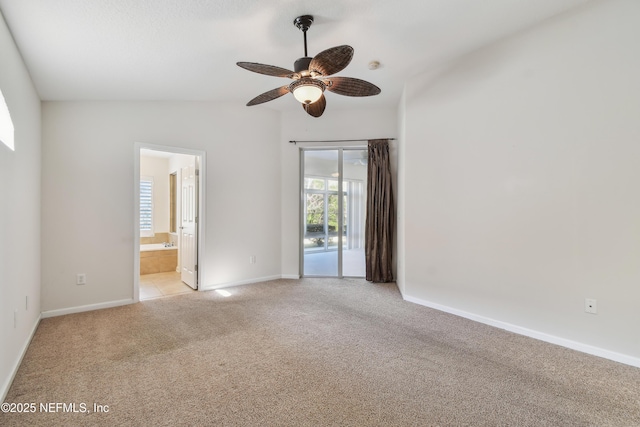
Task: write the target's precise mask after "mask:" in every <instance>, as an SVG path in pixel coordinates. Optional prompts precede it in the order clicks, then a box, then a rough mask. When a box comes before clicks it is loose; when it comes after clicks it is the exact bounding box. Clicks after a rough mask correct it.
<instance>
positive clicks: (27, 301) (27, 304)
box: [24, 295, 29, 311]
mask: <svg viewBox="0 0 640 427" xmlns="http://www.w3.org/2000/svg"><path fill="white" fill-rule="evenodd" d="M24 309H25V310H26V311H28V310H29V296H28V295H26V296H25V297H24Z"/></svg>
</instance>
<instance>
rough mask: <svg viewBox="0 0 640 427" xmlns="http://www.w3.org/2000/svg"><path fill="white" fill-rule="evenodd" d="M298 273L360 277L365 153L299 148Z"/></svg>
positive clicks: (362, 271)
mask: <svg viewBox="0 0 640 427" xmlns="http://www.w3.org/2000/svg"><path fill="white" fill-rule="evenodd" d="M300 170H301V173H300V189H301V200H300V218H301V220H300V223H301V230H300V272H301V275H302V276H304V277H310V276H314V277H364V276H365V254H364V238H365V228H364V225H365V207H366V200H367V194H366V193H367V185H366V183H367V148H366V147H349V148H332V149H327V148H301V149H300Z"/></svg>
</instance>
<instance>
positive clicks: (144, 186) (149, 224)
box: [140, 176, 153, 237]
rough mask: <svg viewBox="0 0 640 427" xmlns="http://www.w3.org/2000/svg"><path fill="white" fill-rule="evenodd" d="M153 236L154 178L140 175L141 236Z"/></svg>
mask: <svg viewBox="0 0 640 427" xmlns="http://www.w3.org/2000/svg"><path fill="white" fill-rule="evenodd" d="M151 236H153V178H152V177H149V176H141V177H140V237H151Z"/></svg>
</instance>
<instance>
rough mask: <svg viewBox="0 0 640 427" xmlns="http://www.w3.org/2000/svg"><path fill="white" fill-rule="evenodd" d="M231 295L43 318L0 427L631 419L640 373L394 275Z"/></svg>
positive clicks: (630, 422)
mask: <svg viewBox="0 0 640 427" xmlns="http://www.w3.org/2000/svg"><path fill="white" fill-rule="evenodd" d="M228 290H229V291H230V292H231V293H232V295H231V296H230V297H228V298H225V297H222V296H220V295H219V294H217V293H215V292H194V293H192V294H187V295H178V296H174V297H169V298H163V299H156V300H151V301H146V302H143V303H139V304H136V305H131V306H125V307H118V308H113V309H106V310H100V311H95V312H89V313H81V314H74V315H68V316H62V317H56V318H51V319H45V320H43V321H42V322H41V324H40V327H39V328H38V330H37V333H36V335H35V338H34V340H33V343H32V344H31V346H30V348H29V350H28V352H27V354H26V356H25V359H24V361H23V364H22V366H21V368H20V370H19V372H18V374H17V376H16V378H15V381H14V383H13V385H12V387H11V389H10V391H9V394H8V396H7V399H6V401H7V402H14V403H18V402H20V403H36V405H37V406H38V410H37V412H36V413H30V414H0V425H2V426H27V425H28V426H36V425H42V426H53V425H60V426H73V425H104V426H116V425H149V426H152V425H153V426H159V425H166V426H173V425H215V426H218V425H220V426H236V425H237V426H330V425H332V426H351V425H353V426H554V427H556V426H598V427H602V426H640V369H637V368H633V367H630V366H626V365H622V364H618V363H615V362H611V361H607V360H604V359H600V358H597V357H593V356H588V355H585V354H581V353H578V352H575V351H572V350H568V349H565V348H561V347H557V346H554V345H551V344H546V343H543V342H539V341H536V340H533V339H530V338H526V337H522V336H518V335H515V334H511V333H509V332H505V331H502V330H499V329H495V328H491V327H489V326H486V325H482V324H478V323H474V322H472V321H469V320H466V319H462V318H459V317H456V316H452V315H449V314H445V313H441V312H438V311H435V310H432V309H429V308H425V307H421V306H418V305H415V304H411V303H408V302H404V301H402V299H401V297H400V294H399V293H398V291H397V289H396V288H395V285H393V284H385V285H379V284H376V285H372V284H369V283H366V282H365V281H363V280H332V279H304V280H278V281H272V282H267V283H261V284H254V285H245V286H240V287H236V288H230V289H228ZM41 403H67V404H68V403H75V404H76V410H82V409H83V406H82V405H81V404H85V405H86V406H87V410H88V411H92V410H93V405H94V403H97V404H101V405H108V407H109V412H108V413H95V412H94V413H64V412H62V411H63V409H60V410H59V412H57V413H51V412H50V413H43V412H39V411H40V407H39V405H40V404H41ZM49 406H50V405H49ZM54 408H55V406H54ZM67 409H71V408H70V407H67Z"/></svg>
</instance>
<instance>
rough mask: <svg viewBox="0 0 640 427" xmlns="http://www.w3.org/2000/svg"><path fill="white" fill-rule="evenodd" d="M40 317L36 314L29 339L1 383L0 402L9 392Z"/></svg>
mask: <svg viewBox="0 0 640 427" xmlns="http://www.w3.org/2000/svg"><path fill="white" fill-rule="evenodd" d="M40 319H42V316H41V315H40V316H38V318H37V319H36V323H35V324H34V325H33V328H32V329H31V333H30V334H29V339H27V340H26V341H25V343H24V345H23V346H22V350H21V351H20V357H18V360H16V363H15V364H14V365H13V369H12V370H11V375H9V377H8V378H7V379H6V380H5V382H4V384H2V389H1V390H0V402H4V401H5V399H6V398H7V393H9V388H10V387H11V384H12V383H13V379H14V378H15V377H16V374H17V373H18V369H19V368H20V365H21V364H22V359H24V355H25V354H26V353H27V349H28V348H29V344H31V340H32V339H33V336H34V335H35V334H36V330H37V329H38V325H39V324H40Z"/></svg>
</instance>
